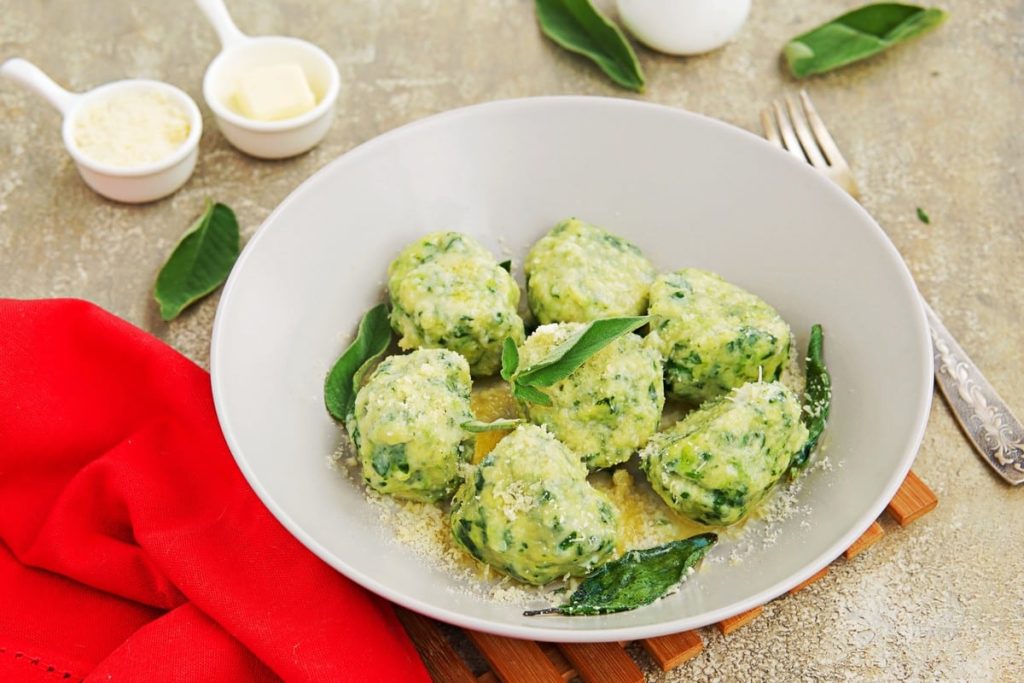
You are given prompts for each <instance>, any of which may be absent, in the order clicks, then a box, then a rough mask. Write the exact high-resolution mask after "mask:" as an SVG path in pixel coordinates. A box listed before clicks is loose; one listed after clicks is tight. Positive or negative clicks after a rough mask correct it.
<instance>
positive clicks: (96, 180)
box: [2, 58, 203, 204]
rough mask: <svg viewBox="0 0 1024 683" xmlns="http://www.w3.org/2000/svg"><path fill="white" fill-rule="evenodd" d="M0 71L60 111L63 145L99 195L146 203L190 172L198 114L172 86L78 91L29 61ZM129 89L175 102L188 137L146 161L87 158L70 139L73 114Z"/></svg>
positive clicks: (140, 83) (118, 84)
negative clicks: (165, 153)
mask: <svg viewBox="0 0 1024 683" xmlns="http://www.w3.org/2000/svg"><path fill="white" fill-rule="evenodd" d="M2 73H3V75H4V76H7V77H8V78H11V79H12V80H15V81H17V82H19V83H21V84H22V85H25V86H26V87H28V88H30V89H31V90H33V91H35V92H37V93H38V94H40V95H42V96H43V97H44V98H46V100H47V101H48V102H50V104H52V105H53V106H54V107H55V108H56V109H57V110H58V111H60V113H61V114H63V116H64V122H63V124H62V126H61V132H62V135H63V138H64V147H65V148H66V149H67V151H68V154H70V155H71V158H72V159H74V161H75V166H76V167H77V168H78V173H79V175H81V176H82V180H84V181H85V183H86V185H88V186H89V187H91V188H92V189H93V190H95V191H96V192H97V193H99V194H101V195H103V196H104V197H107V198H108V199H113V200H115V201H119V202H125V203H127V204H139V203H143V202H151V201H154V200H156V199H160V198H162V197H166V196H167V195H169V194H171V193H173V192H175V191H176V190H177V189H178V188H180V187H181V186H182V185H184V184H185V182H186V181H187V180H188V179H189V178H190V177H191V176H192V171H193V170H195V167H196V158H197V156H198V154H199V138H200V137H201V136H202V133H203V118H202V116H201V115H200V114H199V108H198V107H197V106H196V103H195V102H194V101H193V100H192V98H191V97H189V96H188V95H187V94H185V92H184V91H182V90H180V89H178V88H176V87H174V86H173V85H170V84H169V83H164V82H162V81H152V80H147V79H141V78H133V79H127V80H123V81H114V82H112V83H107V84H106V85H101V86H99V87H97V88H93V89H92V90H90V91H88V92H86V93H82V94H78V93H72V92H68V91H67V90H65V89H63V88H61V87H60V86H59V85H57V84H56V83H55V82H54V81H53V80H51V79H50V78H49V77H48V76H47V75H46V74H44V73H43V72H42V71H40V70H39V69H38V68H37V67H36V66H34V65H33V64H30V63H29V62H26V61H25V60H23V59H17V58H15V59H10V60H8V61H7V62H5V63H4V65H3V67H2ZM131 90H149V91H154V90H155V91H158V92H161V93H163V94H165V95H166V96H167V97H169V98H170V99H172V100H173V101H175V102H176V103H177V104H178V106H180V107H181V109H182V111H184V112H185V114H186V115H187V116H188V120H189V133H188V137H187V138H186V139H185V141H184V142H183V143H181V145H180V146H179V147H178V148H177V149H176V150H174V152H172V153H171V154H169V155H168V156H166V157H165V158H163V159H160V160H159V161H155V162H153V163H149V164H144V165H140V166H131V167H124V166H113V165H111V164H107V163H103V162H101V161H97V160H95V159H93V158H92V157H90V156H89V155H88V154H86V153H84V152H83V151H82V150H81V149H80V148H79V147H78V144H77V143H76V142H75V135H74V131H75V122H76V121H77V119H78V116H79V115H80V114H81V113H82V112H83V111H86V110H87V109H88V108H89V107H90V106H91V105H93V104H96V103H98V102H101V101H102V100H104V99H106V98H108V97H112V96H114V95H116V94H118V93H123V92H126V91H131Z"/></svg>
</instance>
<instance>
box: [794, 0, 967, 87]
mask: <svg viewBox="0 0 1024 683" xmlns="http://www.w3.org/2000/svg"><path fill="white" fill-rule="evenodd" d="M947 16H948V15H947V14H946V12H944V11H943V10H941V9H938V8H934V7H933V8H924V7H918V6H917V5H904V4H901V3H895V2H885V3H879V4H873V5H865V6H864V7H861V8H859V9H855V10H853V11H852V12H847V13H846V14H844V15H842V16H840V17H837V18H835V19H833V20H832V21H829V22H826V23H824V24H822V25H821V26H818V27H817V28H814V29H811V30H810V31H808V32H807V33H804V34H802V35H799V36H797V37H796V38H793V39H792V40H790V41H789V42H788V43H786V47H785V48H783V55H784V56H785V58H786V62H787V63H788V64H789V70H790V71H792V72H793V75H794V76H796V77H797V78H804V77H806V76H811V75H813V74H820V73H825V72H826V71H832V70H833V69H838V68H839V67H841V66H846V65H847V64H852V63H853V62H857V61H860V60H862V59H866V58H868V57H871V56H873V55H876V54H878V53H879V52H883V51H885V50H888V49H889V48H890V47H892V46H894V45H898V44H899V43H902V42H904V41H906V40H910V39H911V38H914V37H915V36H919V35H921V34H922V33H925V32H927V31H930V30H931V29H933V28H935V27H937V26H938V25H939V24H941V23H942V22H944V21H945V20H946V17H947Z"/></svg>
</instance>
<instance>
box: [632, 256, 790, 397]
mask: <svg viewBox="0 0 1024 683" xmlns="http://www.w3.org/2000/svg"><path fill="white" fill-rule="evenodd" d="M650 314H651V315H652V316H656V320H655V321H654V322H653V323H652V324H651V332H650V334H648V335H647V340H646V342H647V344H648V345H649V346H650V347H651V348H653V349H655V350H656V351H658V352H659V353H660V354H661V355H662V357H663V358H664V359H665V383H666V391H667V392H668V393H669V394H670V395H672V396H675V397H676V398H680V399H683V400H684V401H689V402H691V403H701V402H703V401H705V400H707V399H709V398H714V397H716V396H721V395H722V394H724V393H726V392H728V391H729V390H730V389H732V388H734V387H738V386H740V385H742V384H744V383H746V382H753V381H757V380H760V379H764V380H768V381H772V380H776V379H778V378H779V377H780V375H781V373H782V369H783V367H784V366H785V365H786V364H787V363H788V362H789V346H790V342H791V333H790V330H789V325H787V324H786V321H784V320H783V319H782V318H781V317H780V316H779V314H778V313H776V312H775V309H774V308H772V307H771V306H769V305H768V304H766V303H765V302H764V301H762V300H761V299H760V298H758V297H757V296H755V295H753V294H751V293H750V292H748V291H746V290H744V289H741V288H739V287H737V286H736V285H734V284H731V283H729V282H726V281H725V280H724V279H722V278H721V277H720V276H719V275H716V274H715V273H710V272H708V271H705V270H697V269H696V268H685V269H683V270H678V271H676V272H673V273H665V274H663V275H659V276H658V278H657V279H656V280H655V281H654V284H653V285H651V304H650Z"/></svg>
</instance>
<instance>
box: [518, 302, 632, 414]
mask: <svg viewBox="0 0 1024 683" xmlns="http://www.w3.org/2000/svg"><path fill="white" fill-rule="evenodd" d="M648 322H650V317H649V316H646V315H641V316H631V317H622V318H601V319H599V320H594V321H592V322H589V323H587V324H586V325H585V326H583V327H582V328H580V329H579V330H578V331H577V332H575V333H573V334H572V336H570V337H569V338H568V339H566V340H565V341H564V342H562V343H561V344H559V345H558V346H556V347H555V348H554V349H552V350H551V353H549V354H548V355H547V356H545V357H544V358H542V359H541V360H539V361H538V362H536V363H534V364H533V365H531V366H529V367H526V368H520V367H519V350H518V349H517V348H516V346H515V343H514V342H512V340H511V339H506V340H505V346H504V347H503V348H502V353H501V376H502V378H503V379H505V381H507V382H511V384H512V395H513V396H515V397H516V398H518V399H520V400H523V401H529V402H531V403H539V404H541V405H546V406H547V405H551V399H550V398H549V397H548V396H547V394H545V393H544V392H543V391H541V390H540V389H539V388H538V387H549V386H551V385H552V384H554V383H556V382H558V381H560V380H563V379H565V378H566V377H568V376H569V375H571V374H572V373H573V372H575V371H576V370H577V369H578V368H579V367H580V366H581V365H583V364H584V363H585V362H586V361H587V359H588V358H590V357H591V356H593V355H594V354H595V353H597V352H598V351H600V350H601V349H603V348H604V347H606V346H608V345H609V344H611V343H612V342H613V341H615V340H616V339H618V338H619V337H621V336H622V335H624V334H629V333H630V332H633V331H634V330H637V329H639V328H641V327H643V326H644V325H646V324H647V323H648Z"/></svg>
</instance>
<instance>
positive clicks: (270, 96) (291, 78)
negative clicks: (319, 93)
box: [235, 64, 316, 121]
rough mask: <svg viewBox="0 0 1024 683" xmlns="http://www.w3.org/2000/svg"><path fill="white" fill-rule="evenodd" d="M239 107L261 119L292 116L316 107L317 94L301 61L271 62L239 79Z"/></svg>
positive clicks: (251, 116) (276, 119) (236, 101)
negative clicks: (297, 62)
mask: <svg viewBox="0 0 1024 683" xmlns="http://www.w3.org/2000/svg"><path fill="white" fill-rule="evenodd" d="M235 106H237V107H238V111H239V113H241V114H242V115H243V116H245V117H247V118H250V119H255V120H257V121H280V120H281V119H290V118H292V117H295V116H299V115H300V114H305V113H306V112H307V111H309V110H311V109H313V107H315V106H316V97H315V96H314V95H313V90H312V89H311V88H310V87H309V81H307V80H306V74H305V72H303V70H302V67H300V66H299V65H298V64H271V65H269V66H261V67H257V68H255V69H252V70H251V71H248V72H246V73H245V74H244V75H243V76H242V78H241V79H240V80H239V82H238V91H237V92H236V93H235Z"/></svg>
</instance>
